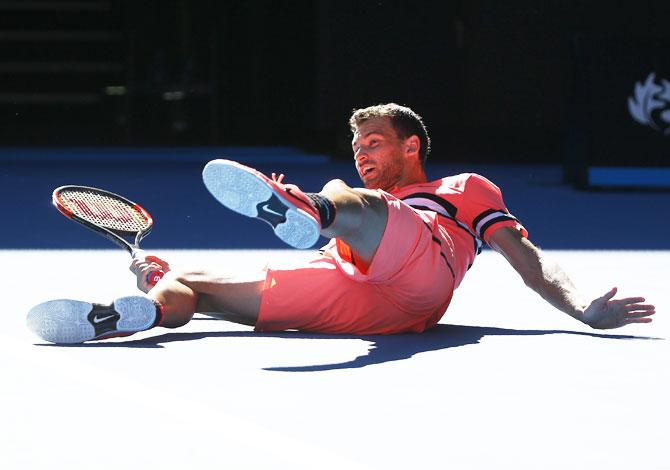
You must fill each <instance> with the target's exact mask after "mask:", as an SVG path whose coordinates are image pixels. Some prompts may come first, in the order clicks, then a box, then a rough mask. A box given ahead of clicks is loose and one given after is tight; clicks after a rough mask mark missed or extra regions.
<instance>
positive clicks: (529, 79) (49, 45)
mask: <svg viewBox="0 0 670 470" xmlns="http://www.w3.org/2000/svg"><path fill="white" fill-rule="evenodd" d="M50 5H51V6H50ZM669 24H670V2H668V1H659V0H648V1H644V0H641V1H635V2H633V1H623V2H604V1H568V0H564V1H559V0H555V1H542V0H515V1H510V2H500V1H497V0H473V1H465V0H462V1H445V2H417V1H409V0H397V1H388V0H376V1H362V0H361V1H355V0H337V1H336V0H313V1H271V0H244V1H242V0H231V1H214V0H198V1H186V0H181V1H178V0H161V1H158V0H142V1H123V0H108V1H98V0H90V1H84V2H81V1H79V2H76V1H70V2H59V1H56V0H52V1H51V2H37V1H34V0H25V1H22V2H0V84H1V85H2V88H1V89H0V141H1V142H2V143H3V144H4V145H22V146H23V145H47V146H51V147H54V146H56V147H57V146H71V145H89V146H90V145H93V146H96V145H132V146H156V145H161V146H194V145H197V146H200V145H297V146H299V147H301V148H305V149H308V150H310V151H316V152H321V153H328V154H330V155H332V156H335V157H347V158H348V157H349V135H348V129H347V126H346V120H347V118H348V115H349V114H350V112H351V110H352V109H353V108H355V107H363V106H367V105H370V104H376V103H379V102H387V101H395V102H398V103H401V104H406V105H409V106H410V107H412V108H413V109H415V110H416V111H417V112H419V113H420V114H422V115H423V116H424V118H425V120H426V122H427V123H428V125H429V129H430V131H431V132H432V136H433V140H434V154H433V158H434V159H435V160H438V161H468V162H469V161H484V162H486V161H489V162H492V161H494V162H503V163H504V162H531V163H557V162H561V161H563V159H564V156H565V153H566V147H567V148H568V150H569V146H570V145H572V144H574V141H575V139H572V140H570V139H569V137H570V135H571V129H574V125H575V122H576V116H577V113H578V110H579V109H578V108H580V106H581V109H582V111H583V108H584V102H585V100H583V99H577V98H576V97H579V88H580V87H585V88H586V87H590V88H589V90H588V91H587V92H586V93H588V94H589V96H590V95H591V94H593V93H592V92H593V90H594V89H596V90H597V89H600V90H602V89H603V88H604V85H603V83H604V84H607V83H609V82H611V81H616V80H617V77H618V76H619V75H620V73H619V72H620V70H621V69H622V68H625V67H624V66H622V67H619V69H617V68H616V67H614V68H613V67H611V66H610V65H611V64H610V61H609V59H608V57H616V56H618V57H619V61H620V62H621V61H622V60H623V61H624V62H626V61H627V60H630V57H631V54H632V56H635V57H638V56H641V55H644V54H645V53H647V52H648V51H649V50H650V48H648V47H646V46H645V45H641V46H639V47H638V46H635V45H633V46H631V44H632V43H633V42H634V41H637V40H639V39H640V38H642V39H644V40H647V42H649V41H650V40H651V41H652V42H653V43H654V44H663V43H664V41H667V39H668V37H670V28H669V27H668V25H669ZM579 38H581V43H580V44H583V47H582V46H580V47H581V48H583V49H585V51H584V52H583V53H582V50H581V48H580V49H579V50H576V48H575V44H576V41H577V40H578V39H579ZM617 38H623V39H622V40H623V43H624V44H627V45H628V49H629V50H628V51H627V52H625V54H624V55H623V59H621V53H620V50H617V49H616V41H617ZM620 42H621V41H620ZM659 50H660V52H658V54H660V55H661V56H662V57H661V59H658V60H654V59H653V58H652V59H649V60H648V61H647V62H648V63H642V64H639V67H637V66H636V67H629V69H632V70H629V71H628V74H629V76H627V77H626V79H625V84H624V85H623V87H624V88H623V89H622V90H620V91H621V93H623V94H624V96H619V97H617V99H618V100H620V103H621V105H620V106H619V105H617V106H618V107H616V106H615V107H614V108H615V109H617V110H618V111H621V112H622V113H624V114H622V116H623V115H627V110H626V109H625V100H626V96H625V95H626V94H629V93H631V92H632V86H633V83H634V82H635V81H637V80H643V79H644V78H645V77H646V75H647V74H648V73H649V71H651V70H650V67H651V66H659V67H660V64H658V63H655V62H659V61H663V60H664V59H663V57H665V56H667V55H668V54H667V50H668V49H667V48H665V49H662V48H661V49H659ZM576 56H579V57H584V60H585V61H586V63H588V64H589V67H591V68H590V69H589V70H584V69H585V67H581V68H580V66H579V65H580V64H579V60H580V59H579V58H578V57H577V58H576ZM593 58H598V59H599V60H600V64H598V63H595V70H593V67H594V62H593V60H592V59H593ZM665 60H666V61H667V59H665ZM624 65H625V64H624ZM587 72H588V73H587ZM600 72H602V75H603V76H600V75H599V73H600ZM585 75H588V77H585ZM613 75H614V76H613ZM668 77H670V72H669V74H668ZM586 78H589V79H590V82H589V81H587V80H586ZM617 86H619V88H621V85H617ZM605 88H606V87H605ZM604 93H605V95H607V93H608V92H607V91H605V92H604ZM576 99H577V101H578V102H577V103H575V100H576ZM597 99H599V98H598V97H597V96H596V98H594V100H597ZM605 99H607V96H605ZM587 101H588V100H587ZM596 107H597V111H596V112H597V113H598V114H602V115H610V114H611V113H610V112H609V111H608V110H606V109H605V108H606V107H605V108H604V107H602V106H601V103H600V102H598V103H596ZM587 111H588V110H587ZM586 120H593V116H591V115H589V116H588V117H587V118H586ZM629 121H630V122H629ZM587 124H588V123H587ZM626 125H631V126H638V127H639V129H637V131H638V132H642V133H643V136H645V137H647V138H658V139H660V137H658V136H652V134H651V133H648V132H647V131H648V130H647V129H646V128H644V127H643V126H639V125H637V124H635V123H632V120H630V119H629V118H628V117H626ZM607 129H609V131H610V132H611V130H612V127H607ZM596 139H597V136H596ZM667 140H670V139H665V140H663V143H664V144H665V143H666V141H667ZM666 148H667V147H666Z"/></svg>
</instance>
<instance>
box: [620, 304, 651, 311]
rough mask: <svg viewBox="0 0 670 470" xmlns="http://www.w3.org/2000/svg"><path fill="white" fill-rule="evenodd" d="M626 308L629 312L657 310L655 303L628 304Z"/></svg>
mask: <svg viewBox="0 0 670 470" xmlns="http://www.w3.org/2000/svg"><path fill="white" fill-rule="evenodd" d="M624 308H625V309H626V310H627V311H629V312H632V311H635V310H646V311H650V310H656V307H654V306H653V305H650V304H633V305H626V306H625V307H624Z"/></svg>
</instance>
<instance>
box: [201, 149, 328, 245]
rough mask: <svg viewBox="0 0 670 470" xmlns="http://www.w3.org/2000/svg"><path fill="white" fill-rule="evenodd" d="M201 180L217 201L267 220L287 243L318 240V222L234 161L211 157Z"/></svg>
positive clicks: (308, 243) (245, 213) (249, 215)
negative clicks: (260, 211) (211, 159)
mask: <svg viewBox="0 0 670 470" xmlns="http://www.w3.org/2000/svg"><path fill="white" fill-rule="evenodd" d="M202 180H203V182H204V183H205V187H207V189H208V190H209V192H210V193H211V194H212V196H214V198H215V199H216V200H217V201H219V202H220V203H221V204H223V205H224V206H226V207H227V208H228V209H231V210H233V211H235V212H237V213H238V214H242V215H246V216H247V217H254V218H256V219H260V220H262V221H264V222H267V223H268V224H270V225H271V226H272V228H273V230H274V232H275V234H276V235H277V237H279V238H280V239H281V240H282V241H284V242H285V243H287V244H288V245H291V246H292V247H294V248H300V249H305V248H311V247H312V246H314V244H315V243H316V242H317V240H318V239H319V236H320V228H319V224H318V223H317V221H316V220H314V218H313V217H312V216H311V215H309V214H307V213H306V212H305V211H303V210H302V209H300V208H298V207H297V206H296V205H295V204H293V203H291V202H289V201H287V200H286V199H285V198H284V197H283V196H282V194H281V193H280V192H278V191H276V190H275V189H274V188H273V187H272V186H270V185H269V184H268V183H266V182H265V181H263V179H261V178H259V177H258V176H256V175H255V174H253V173H252V172H250V171H248V170H246V169H244V168H241V167H240V166H238V165H237V164H236V163H234V162H230V161H227V160H213V161H211V162H209V163H207V165H205V168H204V169H203V171H202ZM259 208H260V209H262V213H259Z"/></svg>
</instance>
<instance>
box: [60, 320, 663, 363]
mask: <svg viewBox="0 0 670 470" xmlns="http://www.w3.org/2000/svg"><path fill="white" fill-rule="evenodd" d="M202 320H208V319H202ZM557 334H565V335H573V336H587V337H592V338H602V339H614V340H660V339H662V338H654V337H649V336H632V335H615V334H603V333H590V332H580V331H567V330H514V329H509V328H494V327H485V326H484V327H483V326H465V325H445V324H441V325H437V326H436V327H434V328H432V329H430V330H428V331H426V332H424V333H422V334H399V335H330V334H320V333H301V332H279V333H256V332H253V331H230V332H225V331H223V332H222V331H212V332H197V333H194V332H188V333H181V332H178V331H175V332H170V333H165V334H161V335H156V336H151V337H148V338H142V339H137V340H132V339H129V340H126V341H123V342H104V341H101V342H96V343H84V344H79V345H70V346H69V347H91V348H162V347H164V346H163V345H164V344H168V343H174V342H182V341H194V340H199V339H203V338H283V339H287V340H293V341H299V340H303V341H304V340H314V339H318V340H334V341H337V340H343V339H357V340H362V341H366V342H369V343H370V344H371V345H370V347H369V349H368V351H367V352H366V353H365V354H362V355H360V356H358V357H355V358H353V359H351V360H350V361H345V362H339V363H333V364H314V365H306V366H296V367H266V368H264V370H268V371H280V372H317V371H327V370H336V369H358V368H361V367H366V366H370V365H375V364H383V363H385V362H393V361H401V360H405V359H409V358H411V357H412V356H414V355H416V354H419V353H423V352H428V351H439V350H443V349H449V348H457V347H460V346H467V345H474V344H478V343H479V342H480V341H481V340H482V339H483V338H486V337H492V336H510V337H515V336H545V335H557Z"/></svg>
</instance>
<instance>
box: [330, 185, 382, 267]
mask: <svg viewBox="0 0 670 470" xmlns="http://www.w3.org/2000/svg"><path fill="white" fill-rule="evenodd" d="M319 194H320V195H321V196H324V197H326V198H328V199H329V200H330V201H331V202H332V203H333V204H334V205H335V209H336V215H335V219H334V220H333V223H332V224H331V225H329V226H328V227H326V228H325V229H322V230H321V234H322V235H323V236H325V237H330V238H339V239H341V240H342V241H344V242H345V243H346V244H347V245H349V247H350V248H351V249H352V250H353V251H354V252H355V253H356V255H357V256H358V257H359V258H361V260H363V261H364V262H366V263H369V262H370V261H372V258H373V257H374V255H375V253H376V252H377V248H378V247H379V243H380V242H381V239H382V235H384V230H386V222H387V220H388V208H387V206H386V202H385V201H384V200H383V199H382V198H381V196H380V195H379V193H378V192H376V191H371V190H369V189H362V188H351V187H349V186H348V185H347V184H346V183H345V182H344V181H342V180H332V181H330V182H328V183H327V184H326V185H325V186H324V187H323V189H322V190H321V192H320V193H319Z"/></svg>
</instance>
